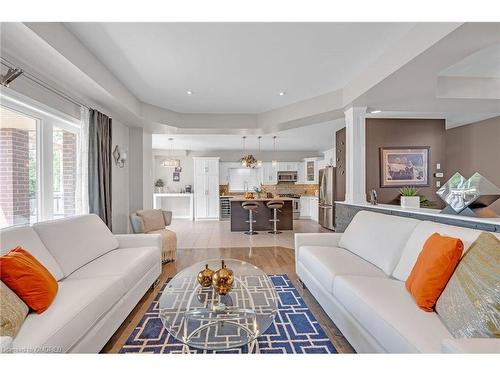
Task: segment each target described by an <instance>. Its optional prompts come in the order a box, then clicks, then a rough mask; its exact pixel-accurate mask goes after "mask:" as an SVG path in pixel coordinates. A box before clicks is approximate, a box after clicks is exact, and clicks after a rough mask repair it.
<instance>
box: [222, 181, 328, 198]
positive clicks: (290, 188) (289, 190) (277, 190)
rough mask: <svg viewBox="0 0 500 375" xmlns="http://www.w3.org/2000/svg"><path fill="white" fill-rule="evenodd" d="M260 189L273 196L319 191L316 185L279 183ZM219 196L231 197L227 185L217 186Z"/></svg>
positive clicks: (239, 193) (306, 193) (263, 186)
mask: <svg viewBox="0 0 500 375" xmlns="http://www.w3.org/2000/svg"><path fill="white" fill-rule="evenodd" d="M262 189H263V190H264V191H265V192H266V193H272V194H273V195H279V194H299V195H316V191H317V190H318V189H319V185H317V184H293V183H280V184H276V185H262ZM219 192H220V195H231V192H230V191H229V185H219ZM234 194H235V195H242V194H243V193H241V192H238V193H234Z"/></svg>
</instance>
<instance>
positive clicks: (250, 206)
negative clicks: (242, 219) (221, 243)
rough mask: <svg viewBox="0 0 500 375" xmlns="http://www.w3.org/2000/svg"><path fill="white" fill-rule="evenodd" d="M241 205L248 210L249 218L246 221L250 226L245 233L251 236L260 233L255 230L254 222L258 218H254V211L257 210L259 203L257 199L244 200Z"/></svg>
mask: <svg viewBox="0 0 500 375" xmlns="http://www.w3.org/2000/svg"><path fill="white" fill-rule="evenodd" d="M241 207H243V209H244V210H247V211H248V220H247V221H246V222H247V223H249V228H248V231H246V232H245V234H248V235H250V236H252V235H255V234H259V233H258V232H256V231H254V230H253V223H255V222H256V220H254V219H253V212H254V211H256V210H257V208H258V207H259V204H258V203H257V202H255V201H244V202H242V203H241Z"/></svg>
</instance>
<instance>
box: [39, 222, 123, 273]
mask: <svg viewBox="0 0 500 375" xmlns="http://www.w3.org/2000/svg"><path fill="white" fill-rule="evenodd" d="M33 228H34V229H35V231H36V232H37V233H38V235H39V236H40V238H41V240H42V241H43V243H44V244H45V246H46V247H47V249H48V250H49V251H50V253H51V254H52V255H53V256H54V258H55V259H56V260H57V263H59V265H60V266H61V268H62V270H63V272H64V276H68V275H69V274H71V273H72V272H74V271H75V270H77V269H78V268H80V267H81V266H83V265H85V264H87V263H88V262H90V261H92V260H94V259H96V258H98V257H100V256H101V255H103V254H106V253H107V252H109V251H111V250H114V249H116V248H118V246H119V245H118V240H117V239H116V237H115V236H113V234H112V233H111V231H110V230H109V228H108V227H107V226H106V224H104V222H103V221H102V220H101V219H100V218H99V217H98V216H97V215H93V214H92V215H81V216H73V217H69V218H66V219H60V220H53V221H45V222H41V223H37V224H35V225H33Z"/></svg>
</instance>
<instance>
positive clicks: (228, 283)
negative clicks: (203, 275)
mask: <svg viewBox="0 0 500 375" xmlns="http://www.w3.org/2000/svg"><path fill="white" fill-rule="evenodd" d="M233 283H234V276H233V271H232V270H230V269H229V268H227V267H226V265H225V264H224V261H222V267H221V268H220V269H219V270H217V271H215V273H214V274H213V276H212V286H213V287H214V289H215V291H216V292H217V294H219V295H221V296H224V295H226V294H228V293H229V292H230V291H231V289H232V288H233Z"/></svg>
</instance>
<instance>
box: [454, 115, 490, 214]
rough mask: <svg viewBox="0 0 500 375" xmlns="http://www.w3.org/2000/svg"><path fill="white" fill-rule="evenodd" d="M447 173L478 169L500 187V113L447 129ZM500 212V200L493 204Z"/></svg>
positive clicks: (465, 172) (468, 173) (469, 172)
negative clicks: (499, 114) (496, 115)
mask: <svg viewBox="0 0 500 375" xmlns="http://www.w3.org/2000/svg"><path fill="white" fill-rule="evenodd" d="M446 166H447V170H448V176H451V175H453V173H455V172H459V173H461V174H462V175H464V176H465V177H470V176H471V175H472V174H474V173H475V172H479V173H480V174H482V175H483V176H484V177H486V178H487V179H488V180H490V181H491V182H493V183H494V184H495V185H497V186H499V187H500V116H499V117H494V118H491V119H488V120H484V121H479V122H475V123H472V124H469V125H464V126H460V127H458V128H453V129H450V130H447V131H446ZM491 208H492V209H493V210H495V211H496V212H497V213H498V214H499V215H500V200H497V201H496V202H495V203H493V204H492V205H491Z"/></svg>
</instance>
